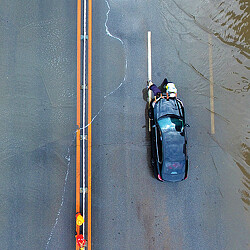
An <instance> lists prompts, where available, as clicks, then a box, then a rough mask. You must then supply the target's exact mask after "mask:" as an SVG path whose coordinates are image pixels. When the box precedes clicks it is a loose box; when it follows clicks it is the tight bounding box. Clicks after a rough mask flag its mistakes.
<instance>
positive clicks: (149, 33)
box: [148, 31, 152, 132]
mask: <svg viewBox="0 0 250 250" xmlns="http://www.w3.org/2000/svg"><path fill="white" fill-rule="evenodd" d="M148 81H152V60H151V31H148ZM151 100H152V91H151V90H149V91H148V107H149V105H150V102H151ZM148 128H149V132H150V131H151V126H150V119H149V127H148Z"/></svg>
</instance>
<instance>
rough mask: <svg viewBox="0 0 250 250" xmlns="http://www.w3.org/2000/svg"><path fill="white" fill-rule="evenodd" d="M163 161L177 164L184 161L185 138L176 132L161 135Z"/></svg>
mask: <svg viewBox="0 0 250 250" xmlns="http://www.w3.org/2000/svg"><path fill="white" fill-rule="evenodd" d="M162 137H163V138H162V147H163V161H168V162H178V161H183V160H185V153H184V144H185V137H184V136H183V135H181V133H180V132H177V131H168V132H164V133H162Z"/></svg>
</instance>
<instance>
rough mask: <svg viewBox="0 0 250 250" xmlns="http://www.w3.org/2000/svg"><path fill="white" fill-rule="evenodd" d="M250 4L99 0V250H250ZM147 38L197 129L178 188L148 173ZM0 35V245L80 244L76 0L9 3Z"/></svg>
mask: <svg viewBox="0 0 250 250" xmlns="http://www.w3.org/2000/svg"><path fill="white" fill-rule="evenodd" d="M245 5H246V2H245V1H241V2H235V3H233V4H229V3H226V2H218V1H216V2H210V1H205V0H204V1H196V0H193V1H192V3H190V2H185V3H183V2H181V1H166V0H158V1H143V0H138V1H129V0H123V1H114V0H112V1H108V2H107V1H97V0H93V90H92V92H93V97H92V101H93V108H92V109H93V118H94V120H93V122H92V133H93V136H92V137H93V138H92V142H93V144H92V175H93V179H92V189H93V190H92V248H93V249H94V250H99V249H100V250H103V249H114V250H118V249H135V250H137V249H138V250H139V249H248V248H249V233H250V232H249V231H250V230H249V223H250V220H249V142H248V140H249V138H248V136H249V127H248V125H249V108H248V107H249V97H248V90H249V63H248V59H247V58H248V55H249V43H248V41H249V33H247V32H246V26H245V24H246V23H247V20H246V19H245V17H247V16H248V17H249V13H248V12H247V9H246V8H245ZM234 12H235V13H238V15H236V16H235V15H233V14H232V13H234ZM241 25H242V26H241ZM148 30H151V31H152V66H153V81H154V82H155V83H156V84H157V85H160V84H161V82H162V81H163V79H164V78H165V77H167V78H168V79H169V80H171V81H173V82H175V84H176V86H177V88H178V96H179V98H180V99H181V100H182V101H183V102H184V105H185V108H186V116H187V118H186V119H187V122H188V124H189V125H190V128H189V130H188V155H189V177H188V179H187V180H186V181H183V182H181V183H160V182H159V181H157V180H156V179H154V177H153V172H152V168H151V164H150V155H151V151H150V140H149V138H150V137H149V133H148V127H147V126H148V122H147V112H146V107H147V102H146V94H147V93H146V89H145V88H146V80H147V31H148ZM0 32H1V36H0V81H1V84H0V95H1V96H0V117H1V126H0V136H1V138H0V145H1V146H0V148H1V151H0V156H1V158H0V159H1V160H0V161H1V164H0V169H1V174H0V199H1V206H0V222H1V223H0V249H13V248H17V249H74V248H75V240H74V233H75V220H74V215H75V172H74V171H75V130H76V127H75V119H76V115H75V114H76V2H75V1H74V2H73V3H69V2H68V1H31V0H30V1H28V0H25V1H18V3H17V2H15V1H1V7H0ZM209 36H211V37H212V51H213V54H212V65H213V78H214V103H215V111H214V114H215V134H211V127H210V123H211V120H210V119H211V107H210V99H209V93H210V81H209V79H210V73H211V70H210V68H209V67H210V66H209V43H208V41H209ZM210 45H211V44H210Z"/></svg>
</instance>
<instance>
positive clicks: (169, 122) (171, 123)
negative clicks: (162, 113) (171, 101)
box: [158, 117, 184, 133]
mask: <svg viewBox="0 0 250 250" xmlns="http://www.w3.org/2000/svg"><path fill="white" fill-rule="evenodd" d="M158 124H159V126H160V129H161V131H162V132H163V133H164V132H167V131H178V132H182V131H183V128H184V126H183V120H182V119H180V118H177V117H162V118H160V119H159V120H158Z"/></svg>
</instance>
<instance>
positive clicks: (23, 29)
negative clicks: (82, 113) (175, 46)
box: [0, 0, 76, 249]
mask: <svg viewBox="0 0 250 250" xmlns="http://www.w3.org/2000/svg"><path fill="white" fill-rule="evenodd" d="M0 6H1V7H0V33H1V36H0V81H1V85H0V117H1V126H0V149H1V150H0V162H1V164H0V169H1V174H0V199H1V206H0V249H73V248H74V247H75V239H74V233H75V220H74V215H75V170H74V169H75V160H74V158H75V151H74V148H75V146H74V145H75V142H74V131H75V125H74V124H75V113H76V102H75V99H76V87H75V86H76V2H75V1H73V2H72V3H70V2H69V1H33V0H30V1H28V0H25V1H0Z"/></svg>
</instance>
